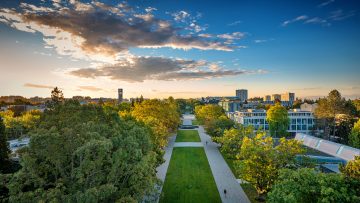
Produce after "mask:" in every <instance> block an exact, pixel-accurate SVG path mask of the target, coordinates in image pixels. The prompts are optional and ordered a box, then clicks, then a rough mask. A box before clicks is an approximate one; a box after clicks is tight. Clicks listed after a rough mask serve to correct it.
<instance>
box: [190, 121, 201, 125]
mask: <svg viewBox="0 0 360 203" xmlns="http://www.w3.org/2000/svg"><path fill="white" fill-rule="evenodd" d="M191 122H192V124H193V125H200V123H199V121H198V120H192V121H191Z"/></svg>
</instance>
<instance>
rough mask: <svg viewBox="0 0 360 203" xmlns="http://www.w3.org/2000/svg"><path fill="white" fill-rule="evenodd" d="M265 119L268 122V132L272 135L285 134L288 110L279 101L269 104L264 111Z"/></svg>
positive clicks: (288, 122) (280, 135) (279, 135)
mask: <svg viewBox="0 0 360 203" xmlns="http://www.w3.org/2000/svg"><path fill="white" fill-rule="evenodd" d="M266 121H267V122H268V123H269V130H270V134H271V135H272V136H274V137H284V136H286V135H287V134H288V133H287V129H288V127H289V124H290V119H289V116H288V112H287V110H286V108H285V107H283V106H281V104H280V103H276V104H275V105H274V106H271V107H270V109H269V110H268V111H267V112H266Z"/></svg>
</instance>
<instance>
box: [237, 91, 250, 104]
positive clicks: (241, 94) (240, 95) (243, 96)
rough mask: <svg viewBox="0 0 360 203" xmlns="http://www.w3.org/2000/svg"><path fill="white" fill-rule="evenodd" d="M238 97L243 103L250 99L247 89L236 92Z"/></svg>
mask: <svg viewBox="0 0 360 203" xmlns="http://www.w3.org/2000/svg"><path fill="white" fill-rule="evenodd" d="M236 97H237V98H239V100H240V101H242V102H243V101H246V100H247V99H248V91H247V90H246V89H238V90H236Z"/></svg>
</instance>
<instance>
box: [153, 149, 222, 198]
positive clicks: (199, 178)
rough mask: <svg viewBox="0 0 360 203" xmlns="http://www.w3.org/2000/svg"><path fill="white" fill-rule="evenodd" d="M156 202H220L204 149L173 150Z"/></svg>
mask: <svg viewBox="0 0 360 203" xmlns="http://www.w3.org/2000/svg"><path fill="white" fill-rule="evenodd" d="M160 202H165V203H167V202H221V199H220V196H219V192H218V190H217V187H216V184H215V180H214V178H213V175H212V173H211V170H210V166H209V163H208V160H207V158H206V155H205V151H204V148H202V147H201V148H198V147H179V148H174V149H173V152H172V156H171V160H170V165H169V169H168V171H167V174H166V179H165V183H164V186H163V189H162V194H161V197H160Z"/></svg>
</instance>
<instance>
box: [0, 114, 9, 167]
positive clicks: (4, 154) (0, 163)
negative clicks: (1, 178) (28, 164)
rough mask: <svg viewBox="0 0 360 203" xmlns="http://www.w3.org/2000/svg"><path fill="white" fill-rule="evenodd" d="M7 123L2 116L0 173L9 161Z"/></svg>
mask: <svg viewBox="0 0 360 203" xmlns="http://www.w3.org/2000/svg"><path fill="white" fill-rule="evenodd" d="M6 140H7V138H6V135H5V125H4V122H3V119H2V118H1V117H0V173H1V172H3V171H4V170H5V169H6V167H7V166H8V163H9V153H10V150H9V145H8V143H7V142H6Z"/></svg>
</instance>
